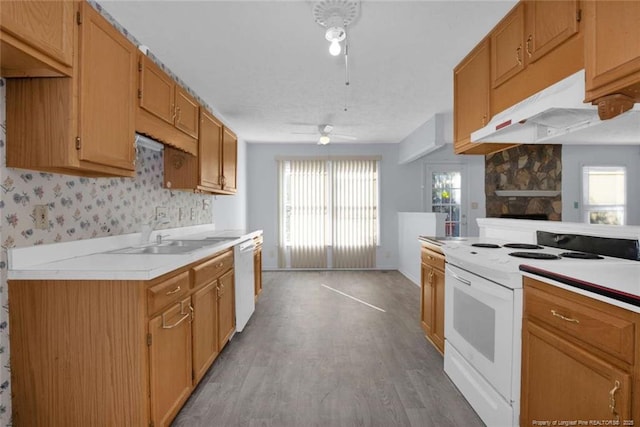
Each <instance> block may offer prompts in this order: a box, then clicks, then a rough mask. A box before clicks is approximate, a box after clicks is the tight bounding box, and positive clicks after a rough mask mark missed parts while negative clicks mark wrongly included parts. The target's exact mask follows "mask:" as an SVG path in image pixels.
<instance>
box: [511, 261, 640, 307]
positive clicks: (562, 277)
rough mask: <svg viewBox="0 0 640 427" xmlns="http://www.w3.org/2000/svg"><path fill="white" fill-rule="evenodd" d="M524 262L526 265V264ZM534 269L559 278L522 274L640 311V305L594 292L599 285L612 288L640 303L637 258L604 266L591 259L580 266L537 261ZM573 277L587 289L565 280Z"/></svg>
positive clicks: (639, 276) (639, 272)
mask: <svg viewBox="0 0 640 427" xmlns="http://www.w3.org/2000/svg"><path fill="white" fill-rule="evenodd" d="M523 264H524V265H526V264H527V263H523ZM535 268H537V269H539V270H542V271H543V272H546V273H550V275H552V276H553V275H556V276H558V277H557V280H554V279H553V278H550V277H544V276H540V275H538V274H534V273H529V272H525V271H523V272H522V274H523V275H524V276H527V277H531V278H533V279H536V280H540V281H542V282H545V283H549V284H551V285H554V286H557V287H559V288H562V289H566V290H568V291H571V292H575V293H578V294H581V295H585V296H588V297H590V298H593V299H597V300H599V301H604V302H606V303H609V304H612V305H615V306H618V307H622V308H625V309H627V310H631V311H634V312H636V313H640V306H638V305H634V304H631V303H628V302H625V301H620V300H618V299H615V298H612V297H608V296H606V295H601V294H599V293H597V292H596V291H595V288H597V287H599V288H605V289H604V290H605V292H606V290H612V291H614V292H616V293H622V294H625V295H626V296H628V297H629V298H636V299H637V300H638V302H637V304H640V262H638V261H629V262H622V263H620V264H607V265H605V266H599V265H598V261H592V262H591V263H588V264H583V265H582V266H579V267H578V266H576V265H575V264H574V265H562V264H555V265H553V264H549V265H547V266H541V265H540V264H538V265H536V266H535ZM571 280H574V281H576V280H577V281H579V282H582V285H584V287H585V288H587V289H582V288H579V287H576V286H574V285H571V284H568V283H564V282H566V281H571ZM590 287H594V290H589V289H588V288H590Z"/></svg>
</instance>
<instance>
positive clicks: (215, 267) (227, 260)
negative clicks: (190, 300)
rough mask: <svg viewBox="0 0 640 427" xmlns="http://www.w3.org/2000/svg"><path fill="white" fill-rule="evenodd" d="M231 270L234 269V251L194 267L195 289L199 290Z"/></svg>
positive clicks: (230, 250) (231, 250)
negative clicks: (198, 288)
mask: <svg viewBox="0 0 640 427" xmlns="http://www.w3.org/2000/svg"><path fill="white" fill-rule="evenodd" d="M230 268H233V249H229V250H228V251H227V252H225V253H223V254H222V255H218V256H217V257H215V258H213V259H211V260H209V261H206V262H203V263H202V264H200V265H198V266H195V267H193V268H192V269H191V271H193V287H194V288H197V287H199V286H202V285H204V284H206V283H209V282H210V281H212V280H213V279H216V278H217V277H219V276H220V275H221V274H222V273H224V272H225V271H227V270H229V269H230Z"/></svg>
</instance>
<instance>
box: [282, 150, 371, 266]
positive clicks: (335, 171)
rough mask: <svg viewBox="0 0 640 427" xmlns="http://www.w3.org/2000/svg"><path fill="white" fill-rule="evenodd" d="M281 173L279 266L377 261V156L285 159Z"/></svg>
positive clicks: (367, 263)
mask: <svg viewBox="0 0 640 427" xmlns="http://www.w3.org/2000/svg"><path fill="white" fill-rule="evenodd" d="M279 178H280V188H279V223H280V224H279V225H280V239H279V251H278V255H279V256H278V259H279V260H278V264H279V266H280V267H286V266H287V264H289V265H290V266H291V267H292V268H327V267H333V268H372V267H375V262H376V245H377V241H378V162H377V160H366V159H359V160H358V159H348V160H341V159H338V160H280V161H279ZM329 251H331V252H332V256H331V257H329V256H328V255H329ZM329 258H330V259H331V262H332V265H328V264H329V262H328V260H329ZM287 259H288V260H289V262H287Z"/></svg>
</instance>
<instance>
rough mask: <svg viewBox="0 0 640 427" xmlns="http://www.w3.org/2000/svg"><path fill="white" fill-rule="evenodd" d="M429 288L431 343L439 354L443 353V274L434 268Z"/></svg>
mask: <svg viewBox="0 0 640 427" xmlns="http://www.w3.org/2000/svg"><path fill="white" fill-rule="evenodd" d="M431 271H432V272H433V275H432V276H431V288H432V304H433V306H432V307H433V310H432V311H433V327H432V328H431V341H433V344H435V346H436V348H437V349H438V350H440V353H444V272H443V271H442V270H438V269H436V268H434V269H432V270H431Z"/></svg>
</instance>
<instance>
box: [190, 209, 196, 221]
mask: <svg viewBox="0 0 640 427" xmlns="http://www.w3.org/2000/svg"><path fill="white" fill-rule="evenodd" d="M195 220H196V210H195V208H191V221H195Z"/></svg>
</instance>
